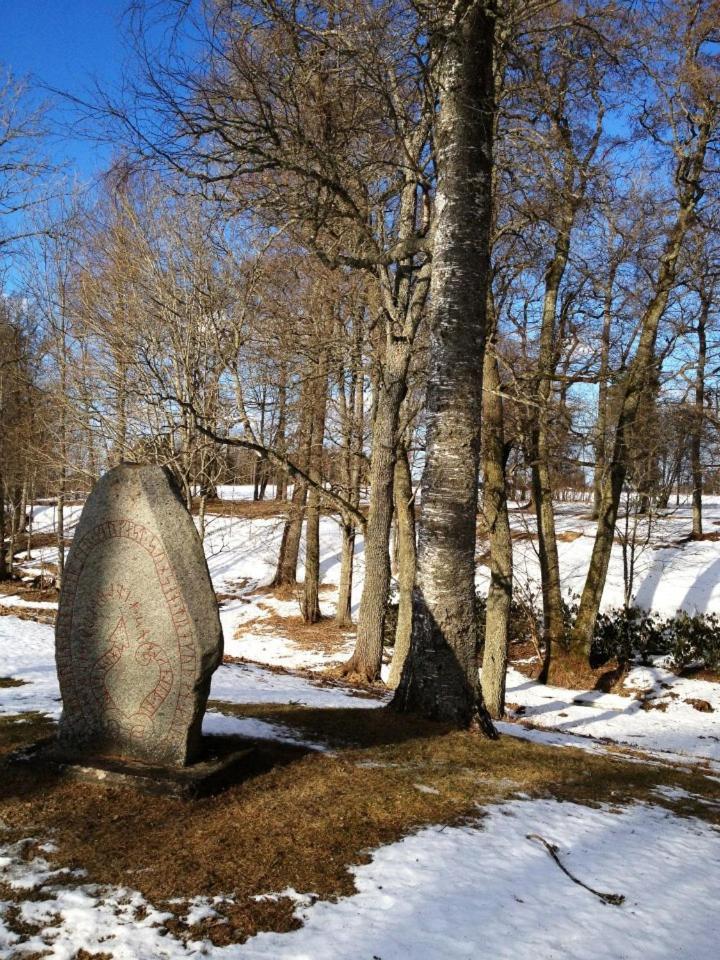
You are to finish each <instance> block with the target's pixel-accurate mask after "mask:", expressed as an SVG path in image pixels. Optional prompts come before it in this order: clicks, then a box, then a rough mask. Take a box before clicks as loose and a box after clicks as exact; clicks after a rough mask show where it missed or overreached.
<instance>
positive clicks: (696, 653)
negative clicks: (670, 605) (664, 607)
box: [667, 610, 720, 670]
mask: <svg viewBox="0 0 720 960" xmlns="http://www.w3.org/2000/svg"><path fill="white" fill-rule="evenodd" d="M667 625H668V629H669V632H670V637H671V643H670V655H671V656H672V660H673V664H674V666H675V668H676V669H678V670H684V669H685V668H686V667H689V666H690V664H692V663H697V662H698V661H701V662H702V663H704V664H705V666H706V667H708V668H709V669H710V670H718V669H720V619H719V618H718V617H717V615H716V614H714V613H700V614H695V615H694V616H691V615H690V614H689V613H685V612H684V611H682V610H679V611H678V613H677V615H676V616H675V617H673V618H672V620H668V624H667Z"/></svg>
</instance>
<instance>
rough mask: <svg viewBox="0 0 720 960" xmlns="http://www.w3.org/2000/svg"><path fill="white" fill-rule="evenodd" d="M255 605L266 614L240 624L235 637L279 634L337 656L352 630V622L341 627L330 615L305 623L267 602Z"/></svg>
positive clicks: (307, 647)
mask: <svg viewBox="0 0 720 960" xmlns="http://www.w3.org/2000/svg"><path fill="white" fill-rule="evenodd" d="M258 606H259V607H261V608H262V609H264V610H266V611H267V616H264V617H258V618H257V619H254V620H248V621H247V622H245V623H242V624H240V627H239V628H238V630H236V632H235V636H236V638H238V639H239V638H241V637H242V636H243V635H244V634H245V633H263V634H268V635H269V636H282V637H287V638H288V639H289V640H291V641H292V642H293V643H295V644H297V645H298V646H299V647H301V648H302V649H304V650H312V651H315V652H321V653H327V654H330V655H332V656H335V655H338V656H340V655H341V654H342V653H343V652H344V650H345V648H346V647H347V643H348V636H349V635H352V634H354V632H355V626H354V625H350V626H347V627H340V626H338V624H337V623H336V622H335V620H334V619H333V618H332V617H323V618H322V620H320V621H319V622H318V623H305V621H304V620H303V618H302V617H301V616H299V615H297V616H290V617H285V616H281V615H280V614H279V613H277V611H276V610H275V609H274V608H273V607H272V606H271V605H270V604H263V603H262V602H260V603H259V604H258Z"/></svg>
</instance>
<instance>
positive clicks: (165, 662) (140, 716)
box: [55, 464, 222, 766]
mask: <svg viewBox="0 0 720 960" xmlns="http://www.w3.org/2000/svg"><path fill="white" fill-rule="evenodd" d="M55 636H56V646H55V656H56V660H57V668H58V679H59V681H60V692H61V693H62V699H63V713H62V717H61V720H60V734H59V736H60V742H61V745H62V747H63V748H64V749H65V751H66V752H69V753H71V754H78V753H79V754H81V755H85V756H92V755H94V754H103V755H105V756H120V757H125V758H128V759H132V760H145V761H150V762H153V763H159V764H162V765H171V766H185V765H187V764H189V763H192V762H193V761H194V760H196V759H198V758H199V756H200V754H201V751H202V740H201V730H202V719H203V714H204V712H205V705H206V703H207V697H208V693H209V690H210V680H211V677H212V673H213V671H214V670H215V668H216V667H217V666H218V664H219V663H220V662H221V660H222V628H221V626H220V618H219V616H218V606H217V600H216V598H215V592H214V590H213V587H212V583H211V581H210V574H209V573H208V568H207V563H206V561H205V554H204V552H203V548H202V543H201V542H200V538H199V536H198V533H197V530H196V529H195V524H194V523H193V520H192V517H191V516H190V514H189V513H188V511H187V510H186V508H185V506H184V504H183V503H182V501H181V499H180V497H179V494H178V491H177V487H176V486H175V483H174V481H173V479H172V477H171V476H170V474H169V473H168V471H166V470H165V469H163V468H162V467H158V466H151V465H141V464H120V465H119V466H117V467H114V468H113V469H112V470H110V471H109V472H108V473H106V474H105V475H104V476H103V477H102V478H101V479H100V480H99V481H98V482H97V484H96V485H95V487H94V489H93V491H92V493H91V494H90V496H89V497H88V500H87V503H86V504H85V507H84V509H83V512H82V516H81V517H80V522H79V523H78V527H77V532H76V534H75V539H74V541H73V544H72V546H71V548H70V553H69V555H68V559H67V565H66V568H65V573H64V576H63V583H62V589H61V591H60V604H59V609H58V619H57V627H56V631H55Z"/></svg>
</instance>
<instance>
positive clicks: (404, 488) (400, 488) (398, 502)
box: [387, 444, 417, 690]
mask: <svg viewBox="0 0 720 960" xmlns="http://www.w3.org/2000/svg"><path fill="white" fill-rule="evenodd" d="M394 499H395V516H396V518H397V559H398V574H397V577H398V593H399V597H398V618H397V626H396V627H395V645H394V648H393V658H392V663H391V665H390V674H389V676H388V681H387V685H388V687H390V688H391V689H392V690H394V689H395V688H396V687H397V686H398V684H399V683H400V678H401V676H402V671H403V667H404V666H405V661H406V660H407V656H408V653H409V652H410V638H411V636H412V603H413V586H414V585H415V566H416V563H417V547H416V543H415V506H414V501H413V489H412V476H411V474H410V461H409V459H408V452H407V447H405V445H404V444H403V445H401V446H400V447H399V449H398V457H397V460H396V462H395V485H394Z"/></svg>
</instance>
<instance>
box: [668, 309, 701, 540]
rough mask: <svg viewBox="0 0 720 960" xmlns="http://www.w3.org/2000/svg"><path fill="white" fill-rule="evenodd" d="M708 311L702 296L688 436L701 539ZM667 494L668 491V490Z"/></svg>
mask: <svg viewBox="0 0 720 960" xmlns="http://www.w3.org/2000/svg"><path fill="white" fill-rule="evenodd" d="M709 312H710V302H709V299H708V298H707V297H703V298H702V303H701V307H700V316H699V318H698V327H697V334H698V362H697V371H696V374H695V409H694V411H693V423H692V433H691V436H690V463H691V469H692V481H693V490H692V536H693V539H694V540H702V535H703V528H702V498H703V469H702V458H701V453H702V436H703V424H704V416H705V363H706V360H707V335H706V327H707V318H708V314H709ZM668 495H669V491H668Z"/></svg>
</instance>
